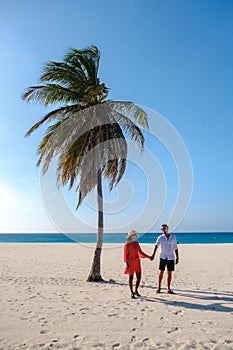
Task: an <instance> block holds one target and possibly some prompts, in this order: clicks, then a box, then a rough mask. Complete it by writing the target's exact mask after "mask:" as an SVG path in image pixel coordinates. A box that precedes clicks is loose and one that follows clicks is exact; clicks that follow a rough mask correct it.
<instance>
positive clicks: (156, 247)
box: [150, 245, 158, 260]
mask: <svg viewBox="0 0 233 350" xmlns="http://www.w3.org/2000/svg"><path fill="white" fill-rule="evenodd" d="M157 249H158V246H157V245H155V247H154V251H153V254H152V255H151V257H150V260H154V258H155V254H156V251H157Z"/></svg>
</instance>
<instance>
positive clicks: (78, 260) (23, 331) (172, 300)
mask: <svg viewBox="0 0 233 350" xmlns="http://www.w3.org/2000/svg"><path fill="white" fill-rule="evenodd" d="M141 246H142V248H143V249H144V250H145V251H146V252H148V253H151V252H152V250H153V246H152V245H146V244H142V245H141ZM179 249H180V263H179V265H178V266H177V268H176V271H175V273H174V278H173V283H172V287H173V289H174V291H175V292H176V293H177V294H176V295H168V294H166V290H165V289H163V290H162V292H163V293H161V294H156V293H155V288H156V286H157V274H158V256H157V257H156V259H155V260H154V261H153V262H151V261H149V260H148V259H143V260H142V266H143V277H142V284H141V289H140V292H141V294H142V295H143V297H142V298H141V299H137V300H132V299H131V298H130V293H129V290H128V286H127V279H128V276H126V275H124V274H123V269H124V263H123V262H122V246H118V247H112V248H109V246H105V248H104V251H103V263H102V275H103V277H104V278H105V280H106V282H105V283H88V282H85V279H86V277H87V275H88V272H89V267H90V263H91V260H92V254H93V248H92V247H91V246H82V245H79V244H69V243H68V244H51V243H50V244H21V243H17V244H13V243H2V244H0V271H1V273H0V349H1V350H3V349H4V350H6V349H12V350H20V349H73V350H74V349H116V350H118V349H156V350H157V349H183V350H188V349H198V350H199V349H215V350H217V349H218V350H224V349H233V293H232V291H233V270H232V266H233V245H230V244H229V245H228V244H222V245H179ZM111 279H113V280H114V281H115V283H114V282H113V281H109V280H111ZM165 282H166V281H164V287H165Z"/></svg>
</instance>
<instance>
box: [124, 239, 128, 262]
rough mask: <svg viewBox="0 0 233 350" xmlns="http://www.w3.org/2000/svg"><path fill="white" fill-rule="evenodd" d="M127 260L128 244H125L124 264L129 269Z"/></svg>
mask: <svg viewBox="0 0 233 350" xmlns="http://www.w3.org/2000/svg"><path fill="white" fill-rule="evenodd" d="M128 258H129V249H128V244H125V245H124V262H125V263H126V266H127V267H129V264H128Z"/></svg>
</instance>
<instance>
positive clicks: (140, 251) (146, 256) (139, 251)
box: [138, 243, 150, 259]
mask: <svg viewBox="0 0 233 350" xmlns="http://www.w3.org/2000/svg"><path fill="white" fill-rule="evenodd" d="M138 254H139V257H140V258H148V259H150V256H149V255H148V254H146V253H144V252H143V250H142V249H141V247H140V244H139V243H138Z"/></svg>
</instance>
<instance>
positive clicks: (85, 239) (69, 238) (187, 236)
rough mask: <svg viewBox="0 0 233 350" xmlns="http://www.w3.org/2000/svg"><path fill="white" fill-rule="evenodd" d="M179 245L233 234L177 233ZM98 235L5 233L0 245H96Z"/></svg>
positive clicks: (231, 238)
mask: <svg viewBox="0 0 233 350" xmlns="http://www.w3.org/2000/svg"><path fill="white" fill-rule="evenodd" d="M160 234H161V233H144V234H141V235H139V237H138V242H140V243H151V244H154V243H155V241H156V239H157V237H158V236H159V235H160ZM175 235H176V238H177V242H178V243H179V244H216V243H233V232H190V233H183V232H182V233H175ZM125 241H126V233H118V234H116V233H114V234H111V233H105V234H104V243H112V244H114V243H122V244H123V243H125ZM95 242H96V234H95V233H93V234H90V233H86V234H84V233H83V234H80V233H79V234H67V235H65V234H60V233H43V234H42V233H32V234H30V233H27V234H22V233H15V234H14V233H10V234H9V233H5V234H4V233H3V234H0V243H95Z"/></svg>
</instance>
